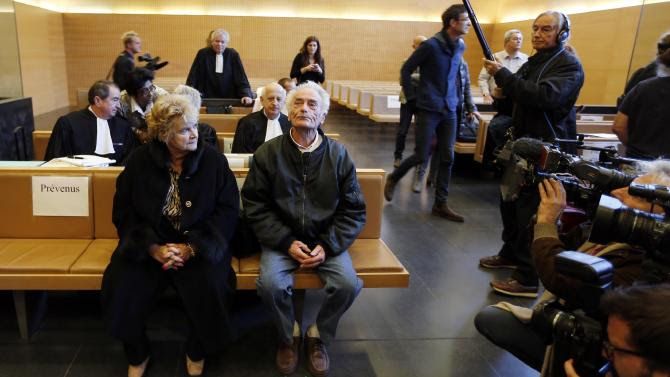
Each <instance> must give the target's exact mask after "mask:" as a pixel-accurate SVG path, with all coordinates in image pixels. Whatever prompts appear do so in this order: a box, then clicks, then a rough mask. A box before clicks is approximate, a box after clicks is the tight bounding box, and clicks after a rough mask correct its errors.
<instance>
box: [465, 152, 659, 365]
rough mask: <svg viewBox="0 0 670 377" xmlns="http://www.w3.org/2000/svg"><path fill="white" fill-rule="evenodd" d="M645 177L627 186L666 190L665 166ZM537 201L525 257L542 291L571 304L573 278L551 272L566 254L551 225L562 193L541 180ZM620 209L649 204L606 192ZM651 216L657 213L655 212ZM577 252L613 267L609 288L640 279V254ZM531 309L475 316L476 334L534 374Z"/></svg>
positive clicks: (539, 346) (538, 351)
mask: <svg viewBox="0 0 670 377" xmlns="http://www.w3.org/2000/svg"><path fill="white" fill-rule="evenodd" d="M643 169H645V170H646V171H647V172H646V173H645V174H643V175H641V176H639V177H637V178H636V179H635V180H634V181H633V182H635V183H640V184H661V185H670V161H654V162H650V163H647V164H645V166H643ZM539 192H540V198H541V202H540V205H539V207H538V210H537V223H536V224H535V228H534V230H535V231H534V241H533V243H532V247H531V252H532V258H533V259H532V260H533V262H534V265H535V267H536V268H537V272H538V275H539V277H540V280H542V283H543V285H544V287H545V288H546V289H547V291H549V292H551V293H553V294H554V295H556V296H557V297H559V298H561V299H564V300H566V301H567V302H574V301H575V300H576V297H575V296H576V295H577V293H578V291H579V290H580V285H581V282H580V281H579V280H577V279H573V278H569V277H566V276H563V275H559V274H557V273H556V272H555V270H554V260H555V257H556V255H558V254H559V253H561V252H562V251H565V250H566V247H565V246H564V243H563V242H562V241H561V240H560V239H559V236H558V226H557V221H558V219H559V217H560V216H561V213H562V212H563V210H564V209H565V207H566V197H565V190H564V189H563V186H562V185H561V184H560V183H559V182H558V181H556V180H553V179H549V180H544V181H542V182H541V183H540V185H539ZM612 195H613V196H615V197H616V198H618V199H619V200H621V201H622V202H623V203H624V204H625V205H626V206H628V207H631V208H636V209H639V210H642V211H651V210H652V208H651V207H652V205H651V203H650V202H648V201H646V200H645V199H643V198H639V197H636V196H632V195H630V194H629V193H628V188H627V187H623V188H620V189H616V190H613V191H612ZM654 210H655V211H662V210H661V209H660V208H655V209H654ZM579 250H580V251H582V252H585V253H589V254H592V255H596V256H599V257H601V258H604V259H606V260H608V261H609V262H610V263H612V265H613V267H614V276H613V284H614V286H628V285H631V284H632V283H633V282H635V281H637V280H639V279H641V277H642V267H641V263H642V257H643V252H642V251H639V250H637V249H634V248H632V247H631V246H629V245H627V244H623V243H610V244H607V245H598V244H593V243H590V242H585V243H584V244H583V245H582V246H581V247H580V248H579ZM531 311H532V310H531V309H529V308H524V307H518V306H514V305H510V304H507V303H499V304H497V305H494V306H488V307H486V308H484V309H482V310H481V311H480V312H479V313H478V314H477V316H476V317H475V327H476V328H477V330H478V331H479V332H480V333H481V334H482V335H484V336H485V337H486V338H487V339H489V340H490V341H491V342H492V343H494V344H496V345H497V346H499V347H501V348H503V349H505V350H507V351H509V352H510V353H512V354H513V355H514V356H516V357H518V358H519V359H520V360H521V361H523V362H524V363H526V364H528V365H529V366H530V367H532V368H534V369H536V370H538V371H539V370H540V369H541V368H542V363H543V359H544V349H545V347H544V341H543V340H542V337H541V335H540V334H539V333H537V332H536V331H535V330H534V329H533V328H532V327H531V326H530V324H529V322H530V316H531Z"/></svg>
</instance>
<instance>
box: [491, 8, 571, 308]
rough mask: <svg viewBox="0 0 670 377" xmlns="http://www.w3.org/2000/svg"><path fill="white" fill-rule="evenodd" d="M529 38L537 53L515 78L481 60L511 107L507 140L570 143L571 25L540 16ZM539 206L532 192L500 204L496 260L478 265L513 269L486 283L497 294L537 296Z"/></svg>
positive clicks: (553, 15) (552, 15)
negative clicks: (533, 247) (533, 250)
mask: <svg viewBox="0 0 670 377" xmlns="http://www.w3.org/2000/svg"><path fill="white" fill-rule="evenodd" d="M532 36H533V39H532V43H533V49H535V51H536V53H535V54H534V55H533V56H531V57H530V58H529V59H528V62H526V63H525V64H524V65H523V66H521V68H520V69H519V70H518V71H517V72H516V73H512V72H510V71H509V70H508V69H507V68H505V67H503V66H502V64H500V63H499V62H495V61H490V60H486V59H484V68H486V70H487V72H488V73H489V74H490V75H492V76H493V77H494V78H495V81H496V85H498V87H499V88H500V89H502V94H503V95H504V96H505V97H507V98H509V99H511V100H512V101H513V102H514V105H513V115H512V128H511V137H512V138H514V139H517V138H521V137H532V138H537V139H541V140H544V141H553V140H554V139H557V138H558V139H574V138H575V136H576V129H577V125H576V115H575V110H574V105H575V102H576V101H577V97H578V96H579V91H580V90H581V88H582V85H583V84H584V70H583V69H582V65H581V63H580V62H579V59H578V58H577V57H576V56H575V55H573V54H572V53H570V52H568V51H567V50H566V49H565V43H566V41H567V40H568V38H569V37H570V20H569V18H568V17H567V16H566V15H565V14H563V13H560V12H556V11H546V12H543V13H541V14H540V15H539V16H537V18H536V19H535V21H534V22H533V33H532ZM539 202H540V197H539V194H538V191H537V189H536V188H535V187H530V188H528V189H527V190H526V191H523V192H521V193H520V195H519V197H518V199H516V200H515V201H511V202H504V201H502V200H501V204H500V212H501V215H502V221H503V234H502V239H503V246H502V248H501V250H500V252H499V253H498V254H497V255H494V256H490V257H486V258H482V259H481V260H480V261H479V263H480V266H482V267H484V268H511V269H514V272H513V274H512V277H511V278H510V279H508V280H499V281H492V282H491V287H492V288H493V289H494V290H495V291H496V292H499V293H502V294H507V295H511V296H520V297H536V296H537V285H538V279H537V273H536V272H535V270H534V269H533V267H532V265H531V258H530V243H531V240H532V228H531V225H530V220H531V217H532V216H533V214H534V213H535V210H536V209H537V206H538V204H539Z"/></svg>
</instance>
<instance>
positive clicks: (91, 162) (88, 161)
mask: <svg viewBox="0 0 670 377" xmlns="http://www.w3.org/2000/svg"><path fill="white" fill-rule="evenodd" d="M115 162H116V160H112V159H109V158H107V157H100V156H95V155H90V154H78V155H74V156H67V157H58V158H54V159H53V160H51V161H49V162H47V163H45V164H44V165H42V166H43V167H52V168H53V167H58V168H62V167H72V166H79V167H86V168H92V167H107V166H109V164H113V163H115Z"/></svg>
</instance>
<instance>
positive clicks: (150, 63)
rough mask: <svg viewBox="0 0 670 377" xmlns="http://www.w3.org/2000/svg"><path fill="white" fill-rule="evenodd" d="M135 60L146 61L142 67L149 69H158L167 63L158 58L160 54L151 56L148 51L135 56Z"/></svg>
mask: <svg viewBox="0 0 670 377" xmlns="http://www.w3.org/2000/svg"><path fill="white" fill-rule="evenodd" d="M137 60H139V61H141V62H146V63H147V64H145V65H144V67H142V68H146V69H148V70H150V71H158V70H159V69H161V68H163V67H165V66H166V65H168V62H160V60H161V58H160V56H156V57H155V58H152V57H151V54H149V53H146V54H144V55H140V56H139V57H138V58H137ZM159 62H160V63H159Z"/></svg>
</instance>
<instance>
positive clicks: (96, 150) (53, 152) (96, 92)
mask: <svg viewBox="0 0 670 377" xmlns="http://www.w3.org/2000/svg"><path fill="white" fill-rule="evenodd" d="M119 99H120V93H119V88H118V87H117V86H116V84H114V83H113V82H112V81H103V80H100V81H96V82H95V83H94V84H93V86H91V88H90V89H89V90H88V103H89V106H88V107H87V108H85V109H82V110H78V111H74V112H71V113H69V114H67V115H64V116H62V117H60V118H58V120H57V121H56V125H55V126H54V128H53V131H52V132H51V138H49V145H48V146H47V151H46V154H45V156H44V159H45V160H46V161H49V160H51V159H54V158H57V157H66V156H71V155H77V154H89V155H98V156H102V157H107V158H111V159H113V160H116V162H115V163H114V165H123V162H124V159H125V157H126V156H127V155H128V154H129V152H130V150H131V149H132V148H133V146H134V145H135V138H134V136H133V133H132V129H131V128H130V125H129V124H128V122H127V121H126V120H125V119H123V118H121V117H119V116H116V113H117V111H118V109H119Z"/></svg>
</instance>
